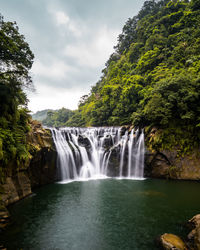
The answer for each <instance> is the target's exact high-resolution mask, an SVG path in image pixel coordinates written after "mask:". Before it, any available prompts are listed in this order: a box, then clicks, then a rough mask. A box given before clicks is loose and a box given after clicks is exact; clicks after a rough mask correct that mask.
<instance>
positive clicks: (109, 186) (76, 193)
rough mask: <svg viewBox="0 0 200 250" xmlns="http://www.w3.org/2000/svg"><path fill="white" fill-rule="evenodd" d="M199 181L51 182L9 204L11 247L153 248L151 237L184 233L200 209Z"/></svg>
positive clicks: (8, 238) (76, 249)
mask: <svg viewBox="0 0 200 250" xmlns="http://www.w3.org/2000/svg"><path fill="white" fill-rule="evenodd" d="M199 193H200V183H197V182H176V181H166V180H150V179H149V180H148V179H147V180H144V181H137V180H115V179H106V180H95V181H86V182H72V183H69V184H52V185H48V186H46V187H43V188H40V189H38V190H37V191H36V192H35V194H34V195H33V196H31V197H28V198H26V199H24V200H23V201H21V202H18V203H17V204H15V205H14V206H12V207H10V212H11V214H12V218H13V223H12V225H11V226H10V227H9V228H8V230H7V232H6V233H4V235H3V243H4V246H6V247H7V248H8V250H9V249H23V250H25V249H37V250H38V249H42V250H43V249H59V250H61V249H69V250H71V249H74V250H104V249H106V250H118V249H120V250H121V249H123V250H126V249H140V250H143V249H146V250H147V249H157V247H156V244H155V238H156V237H157V236H158V235H159V234H162V233H165V232H170V233H175V234H178V235H182V236H184V235H185V234H186V232H187V231H186V229H185V226H184V223H185V222H186V221H187V220H188V219H190V218H191V217H192V216H193V215H195V214H197V213H199V212H200V199H199Z"/></svg>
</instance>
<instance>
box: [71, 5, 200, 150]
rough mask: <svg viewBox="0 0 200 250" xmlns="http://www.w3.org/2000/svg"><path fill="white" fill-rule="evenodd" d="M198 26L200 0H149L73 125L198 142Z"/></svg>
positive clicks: (130, 24) (127, 29)
mask: <svg viewBox="0 0 200 250" xmlns="http://www.w3.org/2000/svg"><path fill="white" fill-rule="evenodd" d="M199 24H200V1H199V0H192V1H190V2H189V1H187V0H174V1H166V0H161V1H155V0H149V1H146V2H145V3H144V6H143V8H142V9H141V11H140V12H139V14H138V15H137V16H135V17H133V18H130V19H129V20H128V21H127V23H126V24H125V26H124V28H123V31H122V34H120V35H119V37H118V44H117V46H116V47H115V52H114V53H113V54H112V55H111V56H110V58H109V60H108V61H107V63H106V68H105V69H103V71H102V73H103V75H102V77H101V79H100V81H99V82H98V83H97V84H96V85H95V86H94V87H93V88H92V90H91V92H90V94H89V96H88V97H87V98H84V100H83V101H82V102H81V103H80V105H79V110H78V111H77V113H76V115H75V116H74V117H72V118H71V121H70V122H71V124H73V121H74V120H76V124H77V125H83V124H84V125H86V126H90V125H95V126H99V125H123V124H134V125H136V126H140V127H144V126H148V127H149V128H150V127H153V126H155V127H158V128H161V129H163V135H162V136H164V135H165V136H166V131H168V135H170V134H171V133H173V136H175V134H176V133H177V134H180V133H179V132H177V131H179V130H180V131H182V132H181V136H182V137H184V136H185V137H187V138H185V140H184V142H185V141H187V140H190V143H193V142H194V141H198V140H199V139H200V29H199ZM68 124H69V125H70V123H68ZM175 128H177V131H176V129H175ZM180 128H181V129H180ZM164 132H165V134H164ZM162 136H161V137H162ZM188 136H189V138H188ZM161 137H160V138H161ZM162 138H163V137H162ZM175 138H176V136H175ZM163 141H164V140H160V144H159V147H162V144H163ZM165 141H166V140H165ZM169 141H170V140H169ZM172 141H173V143H175V145H176V144H177V143H178V142H176V140H175V141H174V140H171V143H172ZM164 144H165V146H166V142H165V143H164ZM179 144H180V141H179ZM183 144H184V143H183ZM186 144H188V143H186Z"/></svg>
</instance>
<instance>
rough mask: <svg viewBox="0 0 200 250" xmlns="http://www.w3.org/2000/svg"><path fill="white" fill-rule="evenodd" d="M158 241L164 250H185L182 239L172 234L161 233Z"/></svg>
mask: <svg viewBox="0 0 200 250" xmlns="http://www.w3.org/2000/svg"><path fill="white" fill-rule="evenodd" d="M160 243H161V246H162V248H163V249H165V250H172V249H174V250H187V249H188V248H187V246H186V244H185V243H184V242H183V240H182V239H181V238H180V237H178V236H176V235H174V234H167V233H165V234H163V235H161V236H160Z"/></svg>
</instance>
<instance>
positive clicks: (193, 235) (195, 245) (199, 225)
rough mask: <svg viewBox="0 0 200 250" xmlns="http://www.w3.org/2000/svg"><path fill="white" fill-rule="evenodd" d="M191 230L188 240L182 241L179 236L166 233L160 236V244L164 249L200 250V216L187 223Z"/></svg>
mask: <svg viewBox="0 0 200 250" xmlns="http://www.w3.org/2000/svg"><path fill="white" fill-rule="evenodd" d="M187 226H188V228H189V229H190V230H191V231H190V233H189V234H188V235H187V238H186V239H184V240H182V239H181V238H180V237H179V236H177V235H174V234H168V233H165V234H163V235H161V236H160V239H159V243H160V246H161V247H162V249H165V250H170V249H180V250H189V249H190V250H199V249H200V214H197V215H195V216H194V217H193V218H192V219H191V220H189V221H188V223H187Z"/></svg>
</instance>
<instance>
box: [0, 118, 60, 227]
mask: <svg viewBox="0 0 200 250" xmlns="http://www.w3.org/2000/svg"><path fill="white" fill-rule="evenodd" d="M31 128H32V129H31V131H30V132H29V133H28V134H27V143H28V145H29V148H30V150H29V152H30V157H29V160H28V161H26V162H21V163H20V166H18V167H17V164H16V162H15V161H12V162H10V163H9V164H8V166H7V167H6V173H5V176H6V177H5V179H4V181H3V183H2V184H0V228H2V227H4V224H6V223H1V220H2V221H3V222H6V220H7V219H6V217H7V216H8V213H7V211H6V209H5V206H7V205H9V204H12V203H14V202H16V201H18V200H20V199H22V198H24V197H26V196H27V195H30V194H31V193H32V189H33V188H35V187H37V186H41V185H45V184H48V183H52V182H53V181H55V176H56V151H55V148H54V144H53V140H52V137H51V132H50V131H49V130H46V129H43V128H42V126H41V124H40V123H38V122H36V121H32V122H31Z"/></svg>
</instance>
